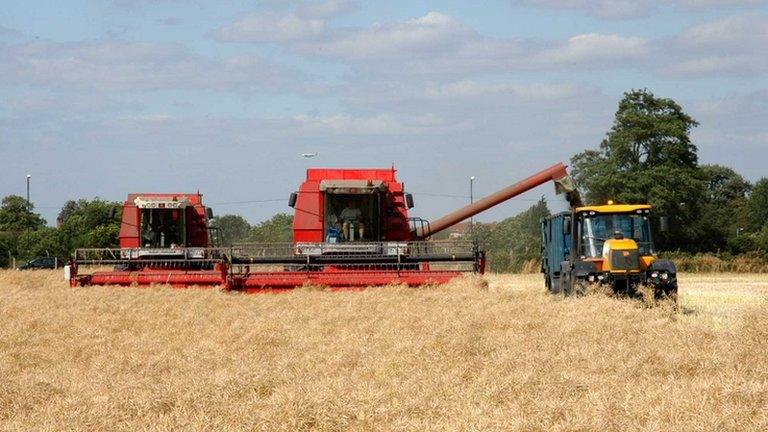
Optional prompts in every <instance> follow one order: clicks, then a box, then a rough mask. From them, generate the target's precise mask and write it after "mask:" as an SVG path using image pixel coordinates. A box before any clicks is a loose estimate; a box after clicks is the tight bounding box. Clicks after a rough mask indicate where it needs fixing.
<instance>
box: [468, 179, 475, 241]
mask: <svg viewBox="0 0 768 432" xmlns="http://www.w3.org/2000/svg"><path fill="white" fill-rule="evenodd" d="M474 185H475V176H472V177H470V178H469V203H470V204H472V203H473V202H475V193H474ZM474 227H475V218H474V217H472V216H470V217H469V229H470V230H471V231H472V232H474V230H475V228H474Z"/></svg>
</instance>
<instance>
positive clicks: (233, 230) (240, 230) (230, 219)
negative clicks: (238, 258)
mask: <svg viewBox="0 0 768 432" xmlns="http://www.w3.org/2000/svg"><path fill="white" fill-rule="evenodd" d="M211 226H212V227H215V228H219V229H221V231H222V233H223V241H222V243H223V246H231V245H232V244H233V243H240V242H243V241H246V240H247V239H248V235H249V234H250V233H251V225H250V224H249V223H248V221H246V220H245V219H243V217H242V216H239V215H223V216H217V217H215V218H213V219H212V220H211Z"/></svg>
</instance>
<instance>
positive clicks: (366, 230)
mask: <svg viewBox="0 0 768 432" xmlns="http://www.w3.org/2000/svg"><path fill="white" fill-rule="evenodd" d="M386 190H387V188H386V185H385V184H384V182H383V181H381V180H323V181H321V182H320V191H321V192H323V193H324V194H325V200H324V206H323V207H324V208H323V221H324V227H323V232H324V233H325V242H327V243H346V242H371V241H378V240H380V239H381V236H380V235H381V233H380V223H379V221H380V215H379V209H380V208H381V194H382V193H383V192H386Z"/></svg>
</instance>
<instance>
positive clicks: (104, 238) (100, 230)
mask: <svg viewBox="0 0 768 432" xmlns="http://www.w3.org/2000/svg"><path fill="white" fill-rule="evenodd" d="M121 211H122V206H121V205H120V203H119V202H115V201H104V200H102V199H99V198H94V199H92V200H85V199H80V200H77V201H67V203H66V204H64V207H63V208H62V209H61V211H60V212H59V216H58V218H57V221H58V224H59V241H60V242H61V244H62V247H63V249H64V250H66V251H67V253H71V252H72V251H74V250H75V249H77V248H97V247H117V245H118V235H119V234H120V214H121Z"/></svg>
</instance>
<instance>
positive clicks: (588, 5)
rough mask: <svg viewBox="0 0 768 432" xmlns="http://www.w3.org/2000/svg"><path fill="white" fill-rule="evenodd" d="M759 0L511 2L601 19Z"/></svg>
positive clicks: (548, 0) (728, 5) (745, 4)
mask: <svg viewBox="0 0 768 432" xmlns="http://www.w3.org/2000/svg"><path fill="white" fill-rule="evenodd" d="M760 3H761V2H760V0H513V4H516V5H522V6H537V7H543V8H549V9H563V10H577V11H583V12H584V13H586V14H588V15H591V16H594V17H598V18H604V19H611V20H614V19H631V18H640V17H645V16H648V15H651V14H654V13H657V12H658V11H659V9H661V8H663V7H673V8H677V9H683V10H692V9H713V8H722V7H748V6H755V5H759V4H760Z"/></svg>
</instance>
